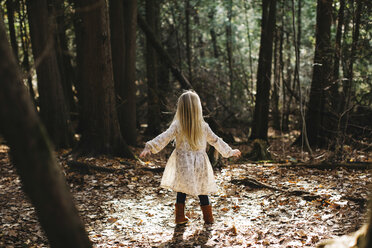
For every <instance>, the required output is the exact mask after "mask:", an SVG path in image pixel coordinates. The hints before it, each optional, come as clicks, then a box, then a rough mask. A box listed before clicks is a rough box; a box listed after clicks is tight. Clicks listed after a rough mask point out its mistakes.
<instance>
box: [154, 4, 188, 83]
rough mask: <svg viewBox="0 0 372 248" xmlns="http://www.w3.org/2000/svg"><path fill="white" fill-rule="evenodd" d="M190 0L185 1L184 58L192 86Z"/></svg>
mask: <svg viewBox="0 0 372 248" xmlns="http://www.w3.org/2000/svg"><path fill="white" fill-rule="evenodd" d="M190 10H191V7H190V0H185V36H186V58H187V66H188V69H189V81H190V83H191V84H192V60H191V56H192V51H191V31H190ZM147 23H149V21H147Z"/></svg>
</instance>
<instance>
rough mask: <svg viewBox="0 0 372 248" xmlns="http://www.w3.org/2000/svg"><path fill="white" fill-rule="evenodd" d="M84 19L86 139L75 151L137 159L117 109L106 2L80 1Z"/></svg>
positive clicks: (82, 74) (82, 75) (82, 73)
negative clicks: (126, 139)
mask: <svg viewBox="0 0 372 248" xmlns="http://www.w3.org/2000/svg"><path fill="white" fill-rule="evenodd" d="M75 3H76V7H77V9H76V13H77V14H78V15H79V16H80V18H81V19H80V25H81V26H80V27H79V29H80V30H81V33H80V35H81V37H80V39H81V44H80V47H81V51H80V53H81V54H80V56H81V57H80V58H78V60H77V61H78V63H81V64H80V65H79V69H80V71H79V73H80V76H79V77H80V79H81V94H82V97H83V103H82V112H81V115H82V118H81V121H82V124H81V126H82V136H81V140H80V142H79V144H78V146H77V148H76V149H75V150H74V153H75V154H77V155H81V154H112V155H119V156H124V157H128V158H134V155H133V153H132V152H131V151H130V150H129V147H128V146H127V144H126V143H125V142H124V140H123V138H122V136H121V132H120V126H119V121H118V117H117V112H116V108H115V89H114V77H113V70H112V59H111V44H110V32H109V23H108V13H107V3H106V1H105V0H89V1H88V0H76V1H75Z"/></svg>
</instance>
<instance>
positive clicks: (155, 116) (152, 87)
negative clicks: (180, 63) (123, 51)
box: [146, 0, 160, 135]
mask: <svg viewBox="0 0 372 248" xmlns="http://www.w3.org/2000/svg"><path fill="white" fill-rule="evenodd" d="M155 8H156V7H155V1H154V0H146V21H147V23H148V25H149V27H150V29H151V30H152V31H153V32H154V35H155V37H156V39H158V34H156V33H155V32H156V31H155V28H156V25H155V24H156V16H155ZM157 69H158V58H157V54H156V52H155V49H154V48H153V46H152V44H151V42H150V41H149V39H148V37H146V71H147V97H148V102H147V125H148V126H147V129H146V134H148V135H155V134H158V133H159V132H160V99H159V87H158V70H157Z"/></svg>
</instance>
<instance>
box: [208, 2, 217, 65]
mask: <svg viewBox="0 0 372 248" xmlns="http://www.w3.org/2000/svg"><path fill="white" fill-rule="evenodd" d="M215 13H216V9H215V8H212V9H211V10H210V12H209V14H208V17H209V20H210V21H211V26H210V31H209V32H210V34H211V41H212V47H213V55H214V57H215V58H216V59H217V58H218V57H219V52H218V45H217V34H216V30H215V29H214V25H215V20H214V15H215Z"/></svg>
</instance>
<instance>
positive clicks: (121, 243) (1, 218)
mask: <svg viewBox="0 0 372 248" xmlns="http://www.w3.org/2000/svg"><path fill="white" fill-rule="evenodd" d="M280 144H281V142H278V145H277V147H276V148H275V149H274V148H271V150H272V152H273V154H277V155H278V154H281V158H280V160H281V161H282V162H281V163H275V162H272V161H266V162H260V163H249V162H239V161H237V160H235V159H224V160H223V162H224V164H225V165H224V166H223V167H222V168H221V169H218V170H215V177H216V181H217V184H218V186H219V191H218V192H217V193H216V194H214V195H212V196H211V197H210V199H211V203H212V205H213V213H214V217H215V223H214V224H212V225H204V223H203V220H202V216H201V211H200V207H199V205H198V199H197V198H195V197H188V198H187V205H186V208H187V210H186V211H187V216H188V217H189V219H190V222H189V223H188V224H187V225H185V226H176V225H175V224H174V214H173V211H174V203H175V193H174V192H172V191H169V190H165V189H162V188H160V187H159V184H160V180H161V176H162V171H161V168H162V167H164V165H165V163H166V158H167V157H168V155H169V154H170V152H171V149H172V148H171V147H169V146H168V148H166V150H165V151H164V152H162V153H160V154H158V155H154V156H153V157H151V158H148V161H144V162H142V163H141V162H135V161H130V160H125V159H122V158H112V157H111V158H109V157H104V156H103V157H92V158H89V157H86V158H81V159H80V160H79V161H81V162H84V163H89V164H91V165H95V166H100V167H106V168H112V169H117V171H116V172H104V171H99V170H98V171H97V170H96V169H81V168H74V167H73V166H71V165H68V164H67V161H68V160H69V159H70V157H69V156H66V154H67V153H68V151H60V152H59V153H58V154H57V155H58V158H59V161H60V164H61V167H62V169H63V171H64V173H65V175H66V178H67V182H68V185H69V187H70V189H71V191H72V193H73V196H74V198H75V200H76V205H77V207H78V209H79V211H80V214H81V217H82V218H83V220H84V222H85V224H86V230H87V232H88V235H89V237H90V239H91V241H92V242H93V244H94V247H314V246H315V244H316V243H317V242H319V241H320V240H323V239H328V238H333V237H336V236H340V235H343V234H347V233H350V232H353V231H355V230H357V229H358V228H359V227H361V225H362V224H363V223H364V221H365V220H366V209H367V207H366V204H367V199H368V194H369V191H368V188H369V185H370V184H371V182H372V180H371V177H370V174H369V173H370V170H366V169H355V168H352V167H351V166H350V167H346V168H345V167H337V168H335V169H318V168H310V167H306V166H303V165H302V166H291V162H293V161H292V160H295V158H296V156H295V154H297V155H298V156H297V158H298V157H301V155H299V153H296V151H295V150H292V151H291V150H290V149H289V148H288V147H286V148H285V149H286V151H287V153H288V154H283V152H281V151H282V149H283V147H281V145H280ZM239 148H240V149H241V150H243V151H244V149H246V148H245V147H243V146H240V147H239ZM135 150H136V154H139V152H140V148H137V149H135ZM297 152H298V151H297ZM359 155H360V156H363V158H364V160H368V161H370V159H371V154H362V155H361V154H359ZM359 155H358V156H359ZM302 156H303V155H302ZM324 156H326V155H325V154H324V153H323V152H322V151H318V155H317V157H324ZM283 158H284V159H283ZM285 158H287V159H285ZM278 160H279V159H278ZM252 182H253V183H252ZM257 182H258V183H259V184H258V185H257V184H255V183H257ZM261 184H262V185H263V187H261V186H262V185H261ZM260 185H261V186H260ZM265 185H268V186H269V187H273V188H269V187H264V186H265ZM57 211H58V210H56V212H57ZM0 230H1V232H0V247H9V248H10V247H47V246H48V243H47V239H46V237H45V235H44V233H43V231H42V229H41V228H40V226H39V224H38V221H37V218H36V215H35V211H34V208H33V207H32V205H31V204H30V203H29V201H28V199H27V198H26V197H25V195H24V193H23V192H22V189H21V182H20V180H19V178H18V176H17V174H16V171H15V168H14V167H13V165H11V163H10V162H9V157H8V147H6V146H5V145H1V146H0Z"/></svg>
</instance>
